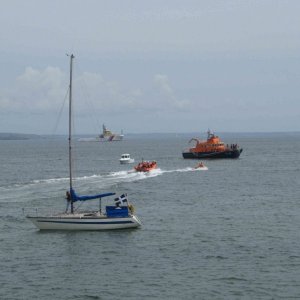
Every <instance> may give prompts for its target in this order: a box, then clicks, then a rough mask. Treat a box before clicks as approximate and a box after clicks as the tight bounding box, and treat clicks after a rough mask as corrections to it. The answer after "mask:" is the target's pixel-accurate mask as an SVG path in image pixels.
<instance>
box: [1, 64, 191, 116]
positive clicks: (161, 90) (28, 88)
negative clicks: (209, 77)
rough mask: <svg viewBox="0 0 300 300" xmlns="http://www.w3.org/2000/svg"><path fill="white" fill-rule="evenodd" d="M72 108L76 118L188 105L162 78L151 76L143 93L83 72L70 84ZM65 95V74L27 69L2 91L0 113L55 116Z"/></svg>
mask: <svg viewBox="0 0 300 300" xmlns="http://www.w3.org/2000/svg"><path fill="white" fill-rule="evenodd" d="M73 87H74V91H73V97H74V106H75V109H76V112H77V114H79V115H85V114H90V113H91V111H93V112H94V113H99V112H101V113H105V114H116V113H117V114H126V113H134V112H140V111H142V110H143V111H145V113H146V114H147V112H149V113H153V112H162V111H166V110H168V111H169V110H179V111H180V110H181V109H183V108H186V107H187V105H188V101H186V100H179V99H177V97H176V95H175V92H174V90H173V88H172V87H171V84H170V82H169V79H168V77H167V76H166V75H161V74H157V75H155V76H154V85H152V84H151V82H150V83H149V88H148V90H147V92H145V90H143V89H141V88H139V87H122V86H121V85H120V84H119V83H118V82H116V81H109V80H106V79H105V78H103V76H102V75H101V74H98V73H91V72H84V73H82V74H80V75H79V76H78V77H75V78H74V80H73ZM67 91H68V74H66V73H64V72H63V71H62V70H61V69H59V68H55V67H47V68H45V69H44V70H38V69H34V68H32V67H27V68H26V69H25V71H24V73H23V74H21V75H20V76H18V77H17V78H16V80H15V83H14V85H13V86H12V87H11V89H10V90H6V91H2V92H1V96H0V107H1V111H2V113H5V112H10V111H14V112H15V113H23V114H29V113H39V114H46V113H51V112H57V111H58V109H59V108H60V107H61V106H62V103H63V100H64V99H65V97H66V94H67Z"/></svg>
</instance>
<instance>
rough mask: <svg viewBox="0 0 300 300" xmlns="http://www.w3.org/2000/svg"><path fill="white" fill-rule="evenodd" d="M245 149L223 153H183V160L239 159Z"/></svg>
mask: <svg viewBox="0 0 300 300" xmlns="http://www.w3.org/2000/svg"><path fill="white" fill-rule="evenodd" d="M242 151H243V149H235V150H226V151H221V152H183V153H182V156H183V158H190V159H205V158H212V159H215V158H238V157H239V156H240V154H241V153H242Z"/></svg>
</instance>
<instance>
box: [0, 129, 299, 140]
mask: <svg viewBox="0 0 300 300" xmlns="http://www.w3.org/2000/svg"><path fill="white" fill-rule="evenodd" d="M215 134H216V135H218V136H220V137H221V138H226V137H230V138H242V137H245V138H246V137H257V138H259V137H261V138H263V137H280V136H285V137H287V136H300V131H286V132H284V131H283V132H215ZM95 136H96V135H95V134H94V135H93V134H77V135H75V136H74V139H75V140H77V139H78V138H82V137H84V138H85V137H95ZM66 137H67V135H66V134H57V135H50V134H49V135H47V134H41V135H38V134H25V133H1V132H0V140H2V141H16V140H17V141H18V140H41V139H53V138H54V139H65V138H66ZM192 137H198V138H205V137H206V132H186V133H167V132H166V133H127V134H125V139H124V140H132V139H151V138H155V139H164V138H192Z"/></svg>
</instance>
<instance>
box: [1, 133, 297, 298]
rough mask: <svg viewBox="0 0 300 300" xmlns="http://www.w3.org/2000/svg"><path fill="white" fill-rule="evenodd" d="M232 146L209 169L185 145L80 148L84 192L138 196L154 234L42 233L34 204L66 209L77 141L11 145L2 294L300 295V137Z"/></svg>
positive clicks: (4, 195) (244, 140) (178, 141)
mask: <svg viewBox="0 0 300 300" xmlns="http://www.w3.org/2000/svg"><path fill="white" fill-rule="evenodd" d="M225 142H228V143H230V142H238V143H239V144H241V146H242V147H243V148H244V152H243V153H242V156H241V157H240V159H237V160H208V161H205V164H206V165H207V166H208V168H209V170H208V171H194V170H192V167H193V166H195V165H196V161H191V160H183V159H182V158H181V150H182V149H183V148H185V147H186V146H187V140H186V139H183V138H169V139H166V140H163V139H154V138H153V139H152V140H151V139H144V140H138V139H132V140H125V141H123V142H118V143H102V144H97V143H77V144H76V160H77V161H78V162H77V163H76V168H75V170H76V180H75V187H76V189H77V192H78V193H81V194H83V193H90V192H91V193H92V192H108V191H114V192H117V193H123V192H126V193H128V194H129V196H130V199H131V201H132V203H133V204H134V205H135V208H136V213H137V215H138V216H139V218H140V219H141V221H142V223H143V227H142V228H141V229H137V230H121V231H110V232H39V231H38V230H36V228H35V227H33V225H32V224H31V223H30V222H29V221H27V220H26V219H25V217H24V215H23V212H22V208H24V209H25V213H27V212H29V211H32V210H34V209H35V208H38V209H39V211H45V210H46V211H61V210H63V209H64V208H65V200H64V198H63V197H64V194H65V191H66V189H67V188H68V179H67V177H68V172H67V156H66V155H67V153H66V151H67V145H66V142H65V141H64V140H56V141H49V140H35V141H34V140H30V141H0V151H1V157H0V160H1V173H0V215H1V219H0V224H1V233H0V267H1V273H0V299H121V298H125V299H143V298H144V299H299V298H300V253H299V252H300V239H299V237H300V234H299V227H300V209H299V206H300V205H299V178H300V177H299V175H300V163H299V160H300V155H299V152H300V137H299V135H279V136H267V137H246V136H245V137H241V136H239V138H238V139H234V140H228V141H226V140H225ZM127 152H128V153H130V154H131V155H132V157H134V158H135V159H136V160H141V159H142V158H144V159H149V160H150V159H151V160H152V159H155V160H156V161H157V162H158V166H159V169H158V170H157V171H155V172H154V173H152V174H150V175H144V174H137V173H133V172H131V171H130V170H131V168H132V165H130V166H121V165H120V164H119V161H118V159H119V158H120V155H121V154H122V153H127ZM96 204H97V203H96ZM87 205H88V206H92V205H93V203H89V204H87Z"/></svg>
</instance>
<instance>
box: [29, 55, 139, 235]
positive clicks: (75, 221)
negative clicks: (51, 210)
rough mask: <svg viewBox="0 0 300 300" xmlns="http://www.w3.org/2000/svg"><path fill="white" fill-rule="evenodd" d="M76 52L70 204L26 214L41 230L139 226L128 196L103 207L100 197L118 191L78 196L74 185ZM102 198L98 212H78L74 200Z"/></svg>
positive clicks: (70, 161) (70, 133)
mask: <svg viewBox="0 0 300 300" xmlns="http://www.w3.org/2000/svg"><path fill="white" fill-rule="evenodd" d="M73 59H74V55H73V54H71V55H70V86H69V178H70V181H69V184H70V188H69V191H67V201H68V203H69V204H70V212H68V207H67V210H66V212H64V213H58V214H53V215H40V216H39V215H36V216H26V217H27V218H28V219H29V220H30V221H32V223H33V224H34V225H35V226H36V227H37V228H38V229H40V230H109V229H124V228H136V227H139V226H141V222H140V220H139V219H138V218H137V216H136V215H134V208H133V206H132V205H131V204H129V202H128V198H127V195H125V194H123V195H121V196H120V197H117V198H115V199H114V200H115V205H112V206H106V207H105V211H104V212H103V211H102V208H101V199H102V198H104V197H108V196H113V195H115V193H104V194H97V195H89V196H79V195H77V194H76V192H75V190H74V188H73V178H72V67H73ZM93 199H99V209H98V210H95V211H82V212H78V211H77V210H76V209H75V207H74V203H75V202H77V201H88V200H93Z"/></svg>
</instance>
